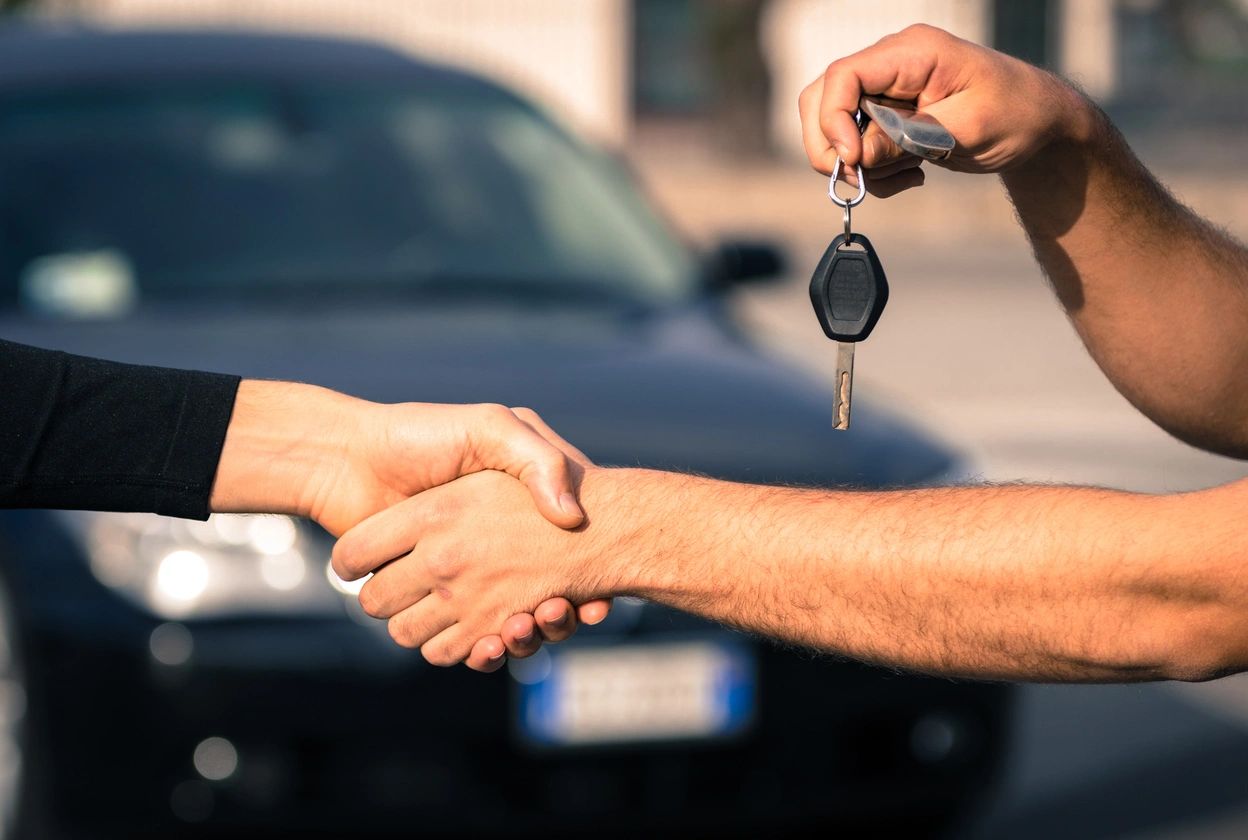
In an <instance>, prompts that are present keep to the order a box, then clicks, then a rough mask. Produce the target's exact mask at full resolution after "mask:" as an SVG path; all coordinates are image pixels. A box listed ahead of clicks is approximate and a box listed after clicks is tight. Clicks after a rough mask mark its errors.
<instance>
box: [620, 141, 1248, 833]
mask: <svg viewBox="0 0 1248 840" xmlns="http://www.w3.org/2000/svg"><path fill="white" fill-rule="evenodd" d="M655 147H656V148H658V144H656V146H655ZM662 148H663V149H664V155H663V156H657V155H642V156H641V159H640V161H639V165H640V168H641V170H642V171H643V173H644V174H645V176H646V178H647V181H648V182H649V183H650V184H651V187H652V191H653V192H655V193H656V195H657V197H658V198H659V199H660V201H661V202H662V203H664V204H666V205H667V207H668V208H669V210H670V212H671V213H672V214H673V215H674V216H675V217H676V219H677V221H678V222H680V223H682V224H683V225H684V227H685V229H686V230H687V231H688V232H689V233H690V234H691V235H692V236H694V237H700V238H703V239H710V238H713V237H714V236H716V235H720V234H723V233H725V232H731V231H752V232H759V231H761V232H764V233H770V234H773V235H776V236H779V237H782V238H783V239H785V240H786V241H787V242H788V243H789V245H790V246H791V248H792V251H793V254H794V263H795V269H794V275H795V276H794V278H793V279H792V280H791V281H790V282H788V283H786V284H783V285H780V286H776V287H771V288H767V289H758V290H753V291H750V292H749V293H747V294H745V295H742V297H741V300H740V311H741V314H742V317H743V318H745V319H746V321H747V322H748V323H749V324H750V325H751V326H752V327H753V332H754V334H755V335H756V337H757V339H758V340H759V341H760V342H761V343H763V344H764V345H766V346H768V347H770V348H771V349H772V350H773V351H774V352H776V353H779V354H782V355H785V356H787V357H790V358H792V359H794V360H796V361H798V362H799V363H801V364H805V365H808V366H810V368H811V369H812V371H814V372H815V373H816V375H819V376H823V377H825V378H826V379H828V380H830V379H831V375H832V374H831V370H830V363H831V360H832V349H831V346H830V345H829V344H828V342H827V341H826V340H825V339H824V338H823V335H822V333H820V331H819V329H818V326H817V325H816V323H815V320H814V317H813V315H812V314H811V312H810V311H809V301H808V300H807V298H806V294H805V289H804V286H805V282H806V277H805V276H804V275H805V274H806V271H807V270H808V268H809V267H810V266H813V265H814V263H815V261H816V259H817V257H818V254H819V252H820V250H821V249H822V247H823V246H824V245H825V244H826V242H827V239H828V237H829V236H830V235H831V233H832V228H833V227H834V226H835V224H837V223H839V216H837V215H835V214H834V213H833V212H832V209H833V208H831V207H829V206H828V204H827V200H826V198H823V197H822V195H821V192H820V190H821V184H820V183H818V180H817V176H813V175H811V174H810V173H809V172H808V171H806V170H804V169H802V168H801V167H797V166H776V165H772V166H766V165H757V166H752V167H751V166H744V165H732V166H730V165H727V164H725V165H721V166H719V167H715V166H712V165H708V164H707V163H706V162H705V161H704V160H698V159H696V158H694V157H687V158H682V157H681V155H680V153H679V152H678V151H677V152H675V153H673V152H671V151H670V148H671V144H664V145H663V146H662ZM1174 179H1175V184H1176V186H1177V187H1178V190H1177V191H1178V192H1179V194H1180V195H1182V196H1183V197H1184V198H1185V200H1187V201H1188V202H1189V203H1192V204H1193V205H1194V206H1196V207H1197V208H1198V209H1200V210H1202V211H1203V212H1205V213H1206V214H1208V215H1210V216H1211V217H1215V218H1219V219H1221V220H1222V221H1224V222H1227V223H1231V224H1232V228H1233V230H1234V232H1236V233H1237V234H1239V235H1240V236H1244V235H1245V234H1246V233H1248V213H1246V212H1244V209H1245V207H1246V206H1248V179H1244V178H1240V179H1238V180H1231V181H1230V182H1229V183H1228V182H1227V179H1226V173H1225V171H1221V172H1219V171H1183V172H1179V173H1178V174H1177V175H1175V176H1174ZM855 220H856V225H855V226H856V228H857V229H858V230H861V231H863V232H866V233H868V234H869V235H870V236H871V238H872V240H873V242H874V243H875V245H876V247H877V249H878V250H879V252H880V254H881V256H882V258H883V261H884V265H885V267H886V268H887V270H888V275H889V280H890V284H891V285H892V289H893V294H892V297H891V300H890V303H889V309H888V312H887V313H886V314H885V316H884V318H883V320H882V321H881V322H880V324H879V326H878V327H877V329H876V331H875V333H874V334H873V336H872V338H871V339H870V341H869V342H867V343H866V344H864V345H862V346H861V347H860V348H859V350H858V356H857V361H856V377H857V379H856V383H855V398H856V399H861V400H864V401H865V400H872V401H875V402H878V403H885V404H887V405H890V406H893V407H895V408H896V409H897V410H898V411H900V412H904V413H905V414H907V415H909V416H911V417H914V418H918V420H919V422H920V423H922V424H923V425H925V426H927V427H928V428H929V429H930V430H931V431H933V432H934V433H935V434H937V435H939V436H940V437H942V438H944V439H946V440H948V441H950V442H951V443H952V444H954V445H955V446H957V447H959V448H961V449H963V450H964V451H967V452H969V453H971V455H972V457H973V462H974V464H975V465H976V467H975V468H976V472H977V474H978V475H979V476H980V477H981V478H983V479H985V480H992V481H1014V480H1028V481H1045V482H1065V483H1071V482H1073V483H1087V484H1096V485H1102V486H1109V487H1118V488H1123V489H1132V490H1145V491H1174V490H1187V489H1193V488H1198V487H1206V486H1211V485H1214V484H1218V483H1222V482H1225V481H1230V480H1233V479H1236V478H1241V477H1244V476H1248V464H1245V463H1241V462H1236V461H1231V460H1228V459H1225V458H1219V457H1216V456H1212V455H1208V454H1205V453H1202V452H1198V451H1196V450H1194V449H1192V448H1190V447H1188V446H1186V445H1184V444H1181V443H1179V442H1177V441H1175V440H1173V439H1171V438H1170V437H1169V436H1167V435H1166V434H1165V433H1164V432H1162V431H1160V430H1158V429H1157V428H1155V427H1153V426H1152V425H1151V424H1150V423H1149V422H1148V421H1147V420H1145V419H1143V418H1142V417H1140V416H1139V415H1138V414H1137V413H1136V412H1135V411H1134V410H1133V409H1132V408H1131V407H1130V405H1128V404H1127V403H1126V401H1125V400H1124V399H1123V398H1122V397H1121V396H1119V395H1118V394H1117V393H1116V392H1115V391H1114V389H1113V388H1112V386H1110V385H1109V384H1108V383H1107V382H1106V381H1105V380H1104V378H1103V377H1102V376H1101V374H1100V372H1099V371H1098V370H1097V368H1096V366H1095V365H1094V364H1093V363H1092V362H1091V361H1090V360H1089V358H1088V357H1087V355H1086V354H1085V353H1084V351H1083V349H1082V346H1081V345H1080V343H1079V341H1078V338H1077V337H1076V335H1075V334H1074V331H1073V329H1072V328H1071V327H1070V325H1069V324H1068V323H1067V321H1066V319H1065V317H1064V316H1063V315H1062V314H1061V313H1060V311H1059V310H1058V308H1057V307H1056V305H1055V303H1054V301H1053V296H1052V294H1051V292H1050V291H1049V289H1048V287H1047V285H1046V283H1045V281H1044V280H1043V278H1042V277H1041V276H1040V274H1039V272H1038V270H1037V269H1036V267H1035V265H1034V263H1033V262H1032V260H1031V257H1030V253H1029V251H1028V248H1027V246H1026V244H1025V242H1024V241H1023V237H1022V235H1021V233H1019V232H1018V231H1017V230H1016V229H1015V227H1014V223H1013V216H1012V212H1011V210H1010V208H1009V206H1008V204H1007V202H1006V201H1005V200H1004V198H1003V197H1002V195H1001V194H1000V190H999V188H998V187H997V186H996V184H995V182H994V181H992V179H973V178H967V177H965V176H963V177H959V176H954V175H949V174H947V173H939V172H938V173H934V174H933V175H929V181H928V186H927V187H926V188H925V189H924V191H922V192H921V194H916V195H914V196H912V197H899V198H897V199H894V200H892V201H891V202H872V201H870V200H868V202H867V204H865V205H863V207H862V209H861V212H859V213H857V214H856V215H855ZM1235 224H1238V225H1239V228H1238V229H1235V228H1234V225H1235ZM852 433H853V432H852V431H851V432H850V433H849V434H852ZM967 835H968V836H970V837H1002V836H1009V837H1014V838H1019V837H1051V836H1054V835H1061V836H1064V837H1111V836H1113V837H1122V836H1138V837H1178V836H1183V837H1192V836H1200V837H1243V836H1248V678H1234V679H1230V680H1224V681H1221V682H1218V683H1213V684H1207V685H1201V686H1168V685H1148V686H1037V687H1029V688H1026V689H1025V690H1024V691H1023V693H1022V701H1021V706H1020V710H1019V719H1018V729H1017V745H1016V749H1015V750H1014V752H1013V755H1012V760H1011V763H1010V766H1009V768H1008V772H1007V774H1006V777H1005V779H1004V782H1003V787H1002V790H1001V794H1000V796H999V797H998V798H997V800H996V801H995V803H994V804H993V806H992V808H991V809H990V810H989V812H988V813H986V814H984V815H982V817H981V818H980V819H979V820H978V821H977V822H976V823H975V825H974V826H972V827H970V828H968V830H967Z"/></svg>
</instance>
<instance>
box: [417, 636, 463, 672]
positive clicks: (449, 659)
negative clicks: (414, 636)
mask: <svg viewBox="0 0 1248 840" xmlns="http://www.w3.org/2000/svg"><path fill="white" fill-rule="evenodd" d="M420 655H421V656H423V657H424V658H425V661H426V662H428V663H429V664H430V665H435V666H437V667H439V668H449V667H451V666H452V665H457V664H459V662H460V659H461V657H457V656H456V655H455V651H454V650H453V649H452V647H451V645H450V643H448V642H438V643H437V644H435V643H433V642H426V643H425V644H424V645H422V646H421V648H420Z"/></svg>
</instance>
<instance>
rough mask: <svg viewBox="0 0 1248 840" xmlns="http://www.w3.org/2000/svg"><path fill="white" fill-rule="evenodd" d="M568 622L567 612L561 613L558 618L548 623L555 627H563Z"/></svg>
mask: <svg viewBox="0 0 1248 840" xmlns="http://www.w3.org/2000/svg"><path fill="white" fill-rule="evenodd" d="M567 620H568V614H567V613H566V612H561V613H559V617H558V618H552V619H551V620H550V621H547V622H546V623H547V624H549V625H551V626H553V627H562V626H563V624H564V622H566V621H567Z"/></svg>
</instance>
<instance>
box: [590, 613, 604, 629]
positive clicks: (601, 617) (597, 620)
mask: <svg viewBox="0 0 1248 840" xmlns="http://www.w3.org/2000/svg"><path fill="white" fill-rule="evenodd" d="M606 619H607V617H606V616H605V615H599V616H595V617H594V620H593V621H587V622H585V623H586V624H588V625H589V626H590V627H593V626H594V625H595V624H602V622H604V621H606Z"/></svg>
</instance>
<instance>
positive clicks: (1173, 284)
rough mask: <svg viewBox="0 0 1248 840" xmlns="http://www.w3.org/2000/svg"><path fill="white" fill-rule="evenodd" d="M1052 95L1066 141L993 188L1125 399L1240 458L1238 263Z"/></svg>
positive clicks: (1090, 119) (1236, 249) (1247, 319)
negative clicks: (999, 190) (1060, 108)
mask: <svg viewBox="0 0 1248 840" xmlns="http://www.w3.org/2000/svg"><path fill="white" fill-rule="evenodd" d="M1064 95H1065V97H1066V100H1067V103H1068V108H1067V111H1068V113H1069V114H1070V118H1069V120H1068V121H1067V124H1066V127H1067V129H1068V134H1067V136H1066V137H1064V138H1062V139H1060V140H1058V141H1057V142H1054V143H1053V144H1051V145H1050V146H1048V147H1047V148H1045V149H1044V150H1043V151H1041V152H1040V153H1039V154H1037V155H1036V156H1035V157H1033V158H1031V159H1030V160H1029V161H1028V162H1027V163H1025V164H1024V165H1022V166H1019V167H1017V168H1015V169H1012V170H1010V171H1008V172H1006V173H1004V174H1003V176H1002V180H1003V181H1004V183H1005V186H1006V188H1007V190H1008V191H1009V194H1010V197H1011V199H1012V200H1013V202H1014V205H1015V207H1016V209H1017V211H1018V215H1019V219H1020V221H1021V222H1022V224H1023V226H1024V228H1025V229H1026V231H1027V234H1028V237H1029V238H1030V240H1031V242H1032V246H1033V248H1034V249H1035V252H1036V256H1037V259H1039V261H1040V262H1041V264H1042V266H1043V267H1044V270H1045V272H1046V273H1047V274H1048V276H1049V278H1050V279H1051V281H1052V282H1053V285H1054V288H1055V290H1056V292H1057V295H1058V298H1059V299H1060V301H1061V303H1062V305H1063V306H1064V307H1065V309H1066V310H1067V312H1068V313H1069V315H1070V316H1071V319H1072V321H1073V322H1074V325H1075V328H1076V329H1077V330H1078V331H1079V334H1080V335H1081V337H1082V338H1083V340H1084V342H1085V343H1086V344H1087V346H1088V349H1089V351H1090V352H1091V354H1092V356H1093V357H1094V358H1095V359H1096V361H1097V363H1098V364H1099V365H1100V366H1101V368H1102V369H1103V370H1104V371H1105V373H1106V375H1107V376H1108V377H1109V378H1110V380H1111V381H1112V382H1113V383H1114V385H1115V386H1116V387H1117V388H1118V390H1119V391H1121V392H1122V393H1123V395H1124V396H1126V397H1127V398H1128V399H1129V400H1130V401H1131V402H1132V403H1133V404H1134V405H1135V406H1136V407H1137V408H1139V409H1140V410H1141V411H1143V412H1144V413H1145V414H1146V415H1148V416H1149V417H1150V418H1151V419H1153V420H1154V421H1155V422H1156V423H1158V424H1159V425H1161V426H1162V427H1164V428H1166V429H1167V430H1168V431H1170V432H1172V433H1173V434H1175V435H1176V436H1178V437H1180V438H1182V439H1184V440H1186V441H1188V442H1190V443H1193V444H1195V445H1198V446H1202V447H1204V448H1207V449H1211V450H1214V451H1218V452H1223V453H1226V454H1231V455H1237V456H1241V457H1243V456H1248V388H1245V387H1244V384H1243V381H1244V374H1243V372H1244V370H1246V369H1248V331H1245V330H1244V324H1245V323H1248V251H1245V249H1244V247H1243V246H1242V245H1241V244H1239V243H1238V242H1236V241H1235V240H1234V239H1233V238H1232V237H1230V236H1229V235H1227V234H1226V233H1224V232H1222V231H1220V230H1218V229H1216V228H1214V227H1213V226H1211V225H1209V224H1208V223H1207V222H1205V221H1204V220H1203V219H1201V218H1200V217H1198V216H1196V215H1195V214H1194V213H1192V212H1191V211H1190V210H1188V209H1187V208H1186V207H1184V206H1183V205H1181V204H1180V203H1179V202H1177V201H1176V200H1175V199H1174V198H1173V197H1172V196H1171V195H1170V194H1169V193H1168V192H1167V191H1166V190H1165V188H1164V187H1162V186H1161V185H1160V184H1159V183H1158V182H1157V181H1156V179H1155V178H1154V177H1153V176H1152V175H1151V174H1150V173H1149V172H1148V170H1147V169H1145V168H1144V166H1143V165H1142V164H1141V163H1140V162H1139V160H1137V159H1136V157H1135V155H1134V154H1133V153H1132V152H1131V150H1130V148H1129V147H1128V146H1127V144H1126V143H1125V141H1124V140H1123V139H1122V137H1121V135H1120V134H1119V133H1118V132H1117V130H1116V129H1115V128H1114V127H1113V126H1112V125H1111V124H1110V123H1109V121H1108V120H1107V119H1106V118H1105V116H1104V115H1103V114H1101V113H1100V112H1099V111H1098V110H1097V109H1096V108H1095V107H1094V106H1092V105H1091V104H1090V103H1088V102H1087V101H1086V100H1084V99H1083V98H1082V97H1081V96H1079V95H1078V94H1076V93H1075V92H1074V91H1073V90H1069V89H1067V90H1066V92H1065V94H1064Z"/></svg>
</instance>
